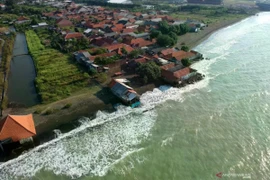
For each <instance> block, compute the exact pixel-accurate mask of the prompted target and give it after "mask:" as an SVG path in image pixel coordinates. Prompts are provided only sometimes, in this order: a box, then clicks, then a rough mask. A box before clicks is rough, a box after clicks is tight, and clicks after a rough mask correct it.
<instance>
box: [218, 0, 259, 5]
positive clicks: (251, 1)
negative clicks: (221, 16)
mask: <svg viewBox="0 0 270 180" xmlns="http://www.w3.org/2000/svg"><path fill="white" fill-rule="evenodd" d="M223 2H224V5H225V6H228V5H235V4H246V5H255V0H224V1H223Z"/></svg>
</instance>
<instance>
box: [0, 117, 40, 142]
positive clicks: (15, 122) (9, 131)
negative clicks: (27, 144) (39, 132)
mask: <svg viewBox="0 0 270 180" xmlns="http://www.w3.org/2000/svg"><path fill="white" fill-rule="evenodd" d="M35 135H36V129H35V124H34V120H33V116H32V114H28V115H8V116H7V117H6V118H5V119H4V120H2V121H0V141H5V140H7V139H10V140H12V142H18V141H23V140H25V139H28V138H31V137H32V136H35Z"/></svg>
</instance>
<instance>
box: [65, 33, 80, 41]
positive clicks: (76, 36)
mask: <svg viewBox="0 0 270 180" xmlns="http://www.w3.org/2000/svg"><path fill="white" fill-rule="evenodd" d="M83 37H84V35H83V34H82V33H79V32H74V33H68V34H66V36H65V40H66V41H67V40H69V39H81V38H83Z"/></svg>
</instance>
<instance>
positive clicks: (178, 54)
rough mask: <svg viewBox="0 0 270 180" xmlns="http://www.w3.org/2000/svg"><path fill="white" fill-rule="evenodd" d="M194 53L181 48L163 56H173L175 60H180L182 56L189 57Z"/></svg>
mask: <svg viewBox="0 0 270 180" xmlns="http://www.w3.org/2000/svg"><path fill="white" fill-rule="evenodd" d="M194 55H195V54H194V53H192V52H185V51H183V50H181V51H175V52H173V53H171V54H169V55H167V56H165V58H167V59H171V58H175V59H176V60H178V61H181V60H182V59H184V58H190V57H192V56H194Z"/></svg>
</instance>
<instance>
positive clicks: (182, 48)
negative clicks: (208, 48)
mask: <svg viewBox="0 0 270 180" xmlns="http://www.w3.org/2000/svg"><path fill="white" fill-rule="evenodd" d="M181 50H183V51H186V52H188V51H189V47H188V46H182V47H181Z"/></svg>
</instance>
